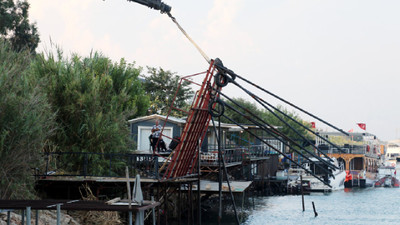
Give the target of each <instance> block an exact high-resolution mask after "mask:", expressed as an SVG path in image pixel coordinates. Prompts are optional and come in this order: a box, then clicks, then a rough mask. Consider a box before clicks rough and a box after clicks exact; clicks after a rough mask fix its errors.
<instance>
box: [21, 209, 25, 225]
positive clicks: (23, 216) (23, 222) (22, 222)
mask: <svg viewBox="0 0 400 225" xmlns="http://www.w3.org/2000/svg"><path fill="white" fill-rule="evenodd" d="M21 216H22V221H21V224H25V210H22V215H21Z"/></svg>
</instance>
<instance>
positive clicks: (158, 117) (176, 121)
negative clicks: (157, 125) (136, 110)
mask: <svg viewBox="0 0 400 225" xmlns="http://www.w3.org/2000/svg"><path fill="white" fill-rule="evenodd" d="M166 118H167V117H166V116H164V115H159V114H153V115H150V116H143V117H138V118H135V119H131V120H128V122H129V123H137V122H141V121H146V120H153V119H159V120H162V121H165V120H166ZM168 121H170V122H173V123H178V124H185V123H186V120H183V119H179V118H176V117H173V116H169V117H168Z"/></svg>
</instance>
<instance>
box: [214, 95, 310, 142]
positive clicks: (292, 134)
mask: <svg viewBox="0 0 400 225" xmlns="http://www.w3.org/2000/svg"><path fill="white" fill-rule="evenodd" d="M232 100H233V101H234V102H236V103H237V104H238V105H240V106H242V108H244V109H242V108H241V107H238V106H237V105H236V104H234V103H232V102H231V101H229V100H227V99H225V100H224V101H225V102H226V104H229V105H230V106H232V107H233V108H234V109H235V110H236V111H239V112H241V113H242V114H243V115H245V116H243V115H241V114H240V113H238V112H235V111H234V110H231V109H229V108H228V107H226V106H225V112H224V115H225V116H226V117H229V118H230V119H232V120H233V121H235V122H237V123H239V124H254V123H253V122H252V121H251V120H250V119H254V120H256V121H258V122H261V121H259V120H257V119H256V118H255V117H254V116H253V115H255V116H257V117H259V118H261V119H262V120H263V121H264V122H265V123H266V124H268V125H271V126H273V127H276V128H277V129H278V131H280V132H281V133H282V134H284V135H285V136H287V137H289V138H291V139H292V140H294V141H296V142H297V143H298V144H299V145H300V146H301V145H302V144H303V142H304V140H303V139H302V138H301V137H300V135H298V134H301V135H302V136H304V137H308V135H309V133H308V131H307V130H306V129H305V128H304V127H302V126H301V125H299V124H298V123H296V122H294V121H293V120H291V119H289V118H288V117H286V116H284V115H282V114H281V113H280V112H283V113H284V114H286V115H288V116H289V117H290V118H293V119H294V120H295V121H297V122H299V123H301V124H305V126H307V125H308V123H306V122H304V121H303V120H302V119H301V118H300V117H299V116H298V115H297V114H296V113H294V112H289V111H288V110H287V109H285V108H283V107H282V106H278V107H276V109H273V110H272V112H271V111H269V110H267V109H260V108H259V106H258V105H257V104H256V103H252V102H250V101H247V100H245V99H244V98H232ZM279 111H280V112H279ZM252 114H253V115H252ZM278 117H279V118H278ZM221 121H222V122H225V123H233V122H232V121H231V120H228V119H226V118H224V117H221ZM285 123H286V124H289V125H290V127H292V128H293V129H294V130H296V131H294V130H293V129H292V128H290V127H289V126H288V125H286V124H285ZM308 126H309V125H308ZM252 132H253V133H256V134H257V135H259V136H260V137H261V136H265V135H266V136H270V135H269V134H268V133H265V132H261V131H252Z"/></svg>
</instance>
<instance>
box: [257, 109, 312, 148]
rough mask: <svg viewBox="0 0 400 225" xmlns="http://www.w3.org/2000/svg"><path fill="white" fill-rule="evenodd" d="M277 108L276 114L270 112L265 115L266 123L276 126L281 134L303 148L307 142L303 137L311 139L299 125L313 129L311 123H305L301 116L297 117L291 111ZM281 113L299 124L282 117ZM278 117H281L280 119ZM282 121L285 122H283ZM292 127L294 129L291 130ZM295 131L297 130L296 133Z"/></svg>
mask: <svg viewBox="0 0 400 225" xmlns="http://www.w3.org/2000/svg"><path fill="white" fill-rule="evenodd" d="M276 108H277V109H275V110H273V112H274V114H273V113H271V112H269V111H268V112H266V113H264V115H263V119H264V120H265V121H268V123H269V124H271V125H273V126H276V127H277V128H278V130H279V131H280V132H281V133H283V134H284V135H286V136H287V137H289V138H290V139H292V140H294V141H296V143H297V144H299V145H300V146H302V145H303V143H304V142H305V140H304V139H303V138H302V137H301V136H303V137H305V138H310V133H309V132H308V131H307V130H306V129H305V128H304V127H303V126H301V125H299V124H298V123H300V124H302V125H304V126H306V127H308V128H310V127H311V125H310V123H308V122H306V121H304V120H303V119H301V118H300V117H299V115H297V114H296V113H295V112H290V111H289V110H287V109H286V108H284V107H282V106H278V107H276ZM278 110H279V111H278ZM280 112H282V113H284V114H286V115H287V116H289V117H290V118H293V119H294V120H295V121H297V122H298V123H296V122H295V121H293V120H291V119H289V118H288V117H286V116H284V115H282V113H280ZM277 116H279V117H280V119H279V118H278V117H277ZM282 120H283V121H284V122H282ZM285 123H286V124H285ZM287 124H288V125H289V126H288V125H287ZM290 127H292V128H293V129H292V128H290ZM294 130H296V131H294ZM299 134H300V135H301V136H300V135H299Z"/></svg>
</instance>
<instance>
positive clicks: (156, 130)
mask: <svg viewBox="0 0 400 225" xmlns="http://www.w3.org/2000/svg"><path fill="white" fill-rule="evenodd" d="M161 129H162V127H161V125H160V124H159V120H156V124H155V125H154V126H153V127H152V128H151V141H150V142H151V147H152V148H153V152H154V151H156V147H157V152H160V150H161V151H163V152H165V151H166V150H167V148H166V146H165V142H164V140H163V139H162V137H161Z"/></svg>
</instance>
